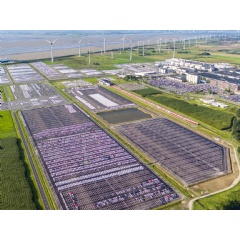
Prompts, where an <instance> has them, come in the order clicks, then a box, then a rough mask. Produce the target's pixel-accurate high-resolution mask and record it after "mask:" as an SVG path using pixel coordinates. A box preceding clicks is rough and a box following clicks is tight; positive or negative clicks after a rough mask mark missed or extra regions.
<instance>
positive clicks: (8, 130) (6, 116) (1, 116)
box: [0, 111, 16, 138]
mask: <svg viewBox="0 0 240 240" xmlns="http://www.w3.org/2000/svg"><path fill="white" fill-rule="evenodd" d="M13 136H16V130H15V127H14V124H13V120H12V115H11V112H10V111H0V138H6V137H13Z"/></svg>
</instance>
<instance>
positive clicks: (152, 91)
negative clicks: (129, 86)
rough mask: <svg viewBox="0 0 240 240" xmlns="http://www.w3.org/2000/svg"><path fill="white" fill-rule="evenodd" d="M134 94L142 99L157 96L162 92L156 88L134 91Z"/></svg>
mask: <svg viewBox="0 0 240 240" xmlns="http://www.w3.org/2000/svg"><path fill="white" fill-rule="evenodd" d="M133 92H135V93H137V94H139V95H141V96H142V97H148V96H152V95H156V94H161V93H162V92H161V91H159V90H157V89H155V88H145V89H140V90H133Z"/></svg>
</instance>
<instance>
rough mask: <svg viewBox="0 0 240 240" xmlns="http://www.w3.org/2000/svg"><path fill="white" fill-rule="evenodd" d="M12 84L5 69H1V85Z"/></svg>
mask: <svg viewBox="0 0 240 240" xmlns="http://www.w3.org/2000/svg"><path fill="white" fill-rule="evenodd" d="M9 83H11V80H10V77H9V76H8V74H7V73H6V70H5V68H4V67H0V84H9Z"/></svg>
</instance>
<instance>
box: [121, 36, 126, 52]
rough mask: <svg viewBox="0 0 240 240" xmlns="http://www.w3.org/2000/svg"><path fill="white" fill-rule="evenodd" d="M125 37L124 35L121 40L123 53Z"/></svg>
mask: <svg viewBox="0 0 240 240" xmlns="http://www.w3.org/2000/svg"><path fill="white" fill-rule="evenodd" d="M125 37H126V34H125V35H124V37H123V38H122V39H121V40H122V41H123V48H122V49H123V51H124V41H125Z"/></svg>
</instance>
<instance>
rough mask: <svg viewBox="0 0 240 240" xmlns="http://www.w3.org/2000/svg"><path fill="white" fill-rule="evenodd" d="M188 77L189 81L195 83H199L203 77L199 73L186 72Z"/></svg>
mask: <svg viewBox="0 0 240 240" xmlns="http://www.w3.org/2000/svg"><path fill="white" fill-rule="evenodd" d="M186 79H187V82H190V83H194V84H199V83H200V81H201V77H200V76H199V75H197V74H190V73H187V74H186Z"/></svg>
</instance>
